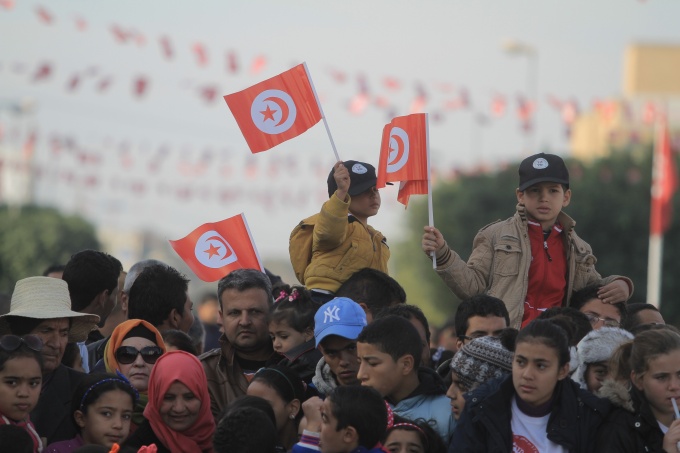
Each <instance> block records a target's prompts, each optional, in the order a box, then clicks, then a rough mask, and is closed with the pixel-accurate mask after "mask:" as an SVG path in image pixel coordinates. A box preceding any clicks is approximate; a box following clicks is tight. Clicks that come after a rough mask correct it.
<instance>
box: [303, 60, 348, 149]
mask: <svg viewBox="0 0 680 453" xmlns="http://www.w3.org/2000/svg"><path fill="white" fill-rule="evenodd" d="M302 66H304V68H305V72H306V73H307V80H309V84H310V85H311V86H312V92H313V93H314V99H316V105H317V106H318V107H319V111H320V112H321V118H322V119H323V125H324V126H326V133H327V134H328V138H329V139H330V141H331V146H332V147H333V153H334V154H335V161H336V162H337V161H339V160H340V155H339V154H338V150H337V149H336V148H335V142H334V141H333V136H332V135H331V130H330V128H329V127H328V121H326V114H325V113H323V107H321V102H319V96H318V95H317V94H316V88H315V87H314V82H313V81H312V76H311V75H310V74H309V69H307V62H303V63H302Z"/></svg>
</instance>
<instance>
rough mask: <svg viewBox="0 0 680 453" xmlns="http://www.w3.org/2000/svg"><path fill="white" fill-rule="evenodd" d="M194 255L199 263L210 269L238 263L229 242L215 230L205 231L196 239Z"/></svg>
mask: <svg viewBox="0 0 680 453" xmlns="http://www.w3.org/2000/svg"><path fill="white" fill-rule="evenodd" d="M194 254H195V255H196V259H197V260H198V262H199V263H201V264H202V265H204V266H205V267H209V268H211V269H219V268H220V267H224V266H226V265H227V264H231V263H234V262H236V261H238V257H237V256H236V252H234V249H233V248H232V247H231V245H230V244H229V242H227V240H226V239H224V237H222V235H221V234H220V233H218V232H217V231H215V230H210V231H206V232H205V233H203V234H202V235H201V237H200V238H198V241H196V247H195V248H194Z"/></svg>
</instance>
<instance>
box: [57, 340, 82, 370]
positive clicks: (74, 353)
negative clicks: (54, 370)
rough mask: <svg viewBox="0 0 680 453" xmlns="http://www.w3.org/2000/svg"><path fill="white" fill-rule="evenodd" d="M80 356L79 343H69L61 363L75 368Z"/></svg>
mask: <svg viewBox="0 0 680 453" xmlns="http://www.w3.org/2000/svg"><path fill="white" fill-rule="evenodd" d="M78 357H80V348H79V347H78V344H77V343H67V344H66V348H65V349H64V355H63V356H62V358H61V363H63V364H64V365H66V366H67V367H69V368H73V365H75V364H76V360H78Z"/></svg>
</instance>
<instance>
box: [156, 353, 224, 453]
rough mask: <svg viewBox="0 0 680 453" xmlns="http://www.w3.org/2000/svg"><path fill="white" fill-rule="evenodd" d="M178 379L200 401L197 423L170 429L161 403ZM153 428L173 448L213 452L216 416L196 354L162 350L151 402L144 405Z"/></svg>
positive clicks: (190, 452)
mask: <svg viewBox="0 0 680 453" xmlns="http://www.w3.org/2000/svg"><path fill="white" fill-rule="evenodd" d="M175 381H179V382H181V383H182V384H184V385H186V386H187V388H188V389H189V390H190V391H191V392H192V393H193V394H194V395H196V398H198V399H199V400H200V401H201V409H200V410H199V414H198V418H197V419H196V421H195V422H194V424H193V425H192V426H191V427H189V428H188V429H186V430H184V431H183V432H178V431H175V430H172V429H170V428H169V427H168V426H167V425H166V424H165V423H164V422H163V420H162V419H161V415H160V407H161V403H162V402H163V398H164V397H165V394H166V392H167V391H168V389H169V388H170V386H171V385H172V384H173V383H174V382H175ZM144 416H145V417H146V418H147V419H148V420H149V423H150V424H151V428H152V429H153V432H154V433H155V434H156V435H157V436H158V438H159V439H160V441H161V442H162V443H163V444H164V445H165V446H166V447H168V449H169V450H170V451H178V452H179V451H181V452H184V453H202V452H206V451H207V452H212V451H213V447H212V437H213V434H214V433H215V420H214V418H213V416H212V412H210V395H209V394H208V382H207V379H206V377H205V371H204V370H203V365H201V362H200V361H199V360H198V359H197V358H196V356H194V355H192V354H189V353H187V352H184V351H170V352H166V353H165V354H163V355H162V356H161V357H160V358H159V359H158V361H157V362H156V364H155V365H154V367H153V369H152V370H151V376H149V402H148V403H147V405H146V408H145V409H144Z"/></svg>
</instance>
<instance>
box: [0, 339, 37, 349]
mask: <svg viewBox="0 0 680 453" xmlns="http://www.w3.org/2000/svg"><path fill="white" fill-rule="evenodd" d="M22 344H25V345H26V346H28V348H29V349H32V350H34V351H35V352H40V351H42V348H43V342H42V340H41V339H40V337H38V336H37V335H24V336H23V337H18V336H16V335H4V336H2V337H0V348H2V349H3V350H4V351H7V352H12V351H16V350H17V349H19V348H20V347H21V345H22Z"/></svg>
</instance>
